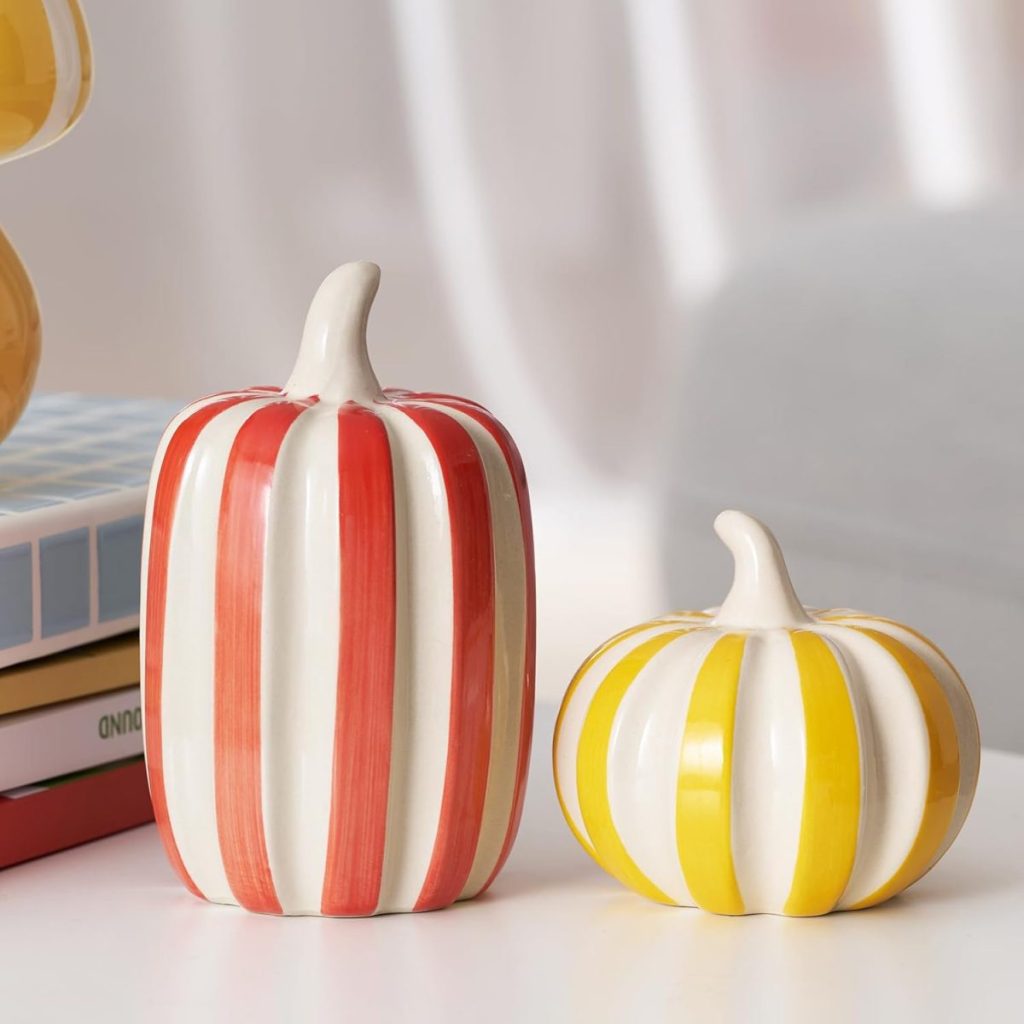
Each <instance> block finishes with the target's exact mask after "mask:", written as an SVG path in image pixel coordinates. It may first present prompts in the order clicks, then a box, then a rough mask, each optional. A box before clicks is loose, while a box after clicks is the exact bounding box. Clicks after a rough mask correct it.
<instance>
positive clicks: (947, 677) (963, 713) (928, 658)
mask: <svg viewBox="0 0 1024 1024" xmlns="http://www.w3.org/2000/svg"><path fill="white" fill-rule="evenodd" d="M847 623H849V624H850V625H857V626H862V627H864V628H866V629H875V630H878V632H879V633H885V634H886V635H887V636H891V637H892V638H893V639H895V640H898V641H899V642H900V643H901V644H903V646H904V647H907V648H909V649H910V650H911V651H912V652H913V653H914V654H916V655H917V656H918V657H919V658H920V659H921V660H922V661H923V662H924V663H925V664H926V665H927V666H928V668H929V669H930V670H931V672H932V675H934V676H935V678H936V679H937V680H938V682H939V685H940V686H941V687H942V689H943V692H944V693H945V694H946V700H948V701H949V706H950V709H951V710H952V712H953V722H954V725H955V727H956V739H957V745H958V747H959V752H960V784H959V788H958V790H957V799H956V808H955V810H954V811H953V817H952V820H951V821H950V823H949V828H948V829H947V831H946V835H945V837H944V838H943V840H942V842H941V843H940V844H939V848H938V850H937V851H936V852H935V856H934V857H933V858H932V860H931V862H930V864H929V867H930V866H931V864H934V863H935V862H936V861H938V859H939V858H940V857H941V856H942V855H943V854H944V853H945V852H946V850H948V849H949V847H950V845H951V844H952V842H953V840H954V839H956V837H957V834H958V833H959V831H960V829H961V828H962V827H963V824H964V821H965V820H966V819H967V812H968V811H970V809H971V803H972V801H973V800H974V791H975V789H976V788H977V786H978V772H979V769H980V767H981V739H980V737H979V735H978V718H977V715H976V714H975V712H974V705H973V704H972V703H971V697H970V694H968V692H967V688H966V687H965V686H964V684H963V680H962V679H961V678H960V677H959V676H958V675H957V674H956V672H955V671H954V670H953V669H952V668H951V667H950V666H949V664H948V663H947V662H946V660H945V659H944V658H943V657H942V656H941V655H939V654H937V653H936V651H935V650H934V649H933V648H932V647H931V646H930V645H929V644H927V643H925V642H924V641H923V640H920V639H919V638H918V637H916V636H915V635H914V634H913V633H911V632H909V631H908V630H906V629H904V628H903V627H902V626H900V625H899V623H897V622H890V621H880V620H878V619H865V618H858V617H857V615H856V614H855V613H851V616H850V618H849V619H848V620H844V622H843V624H844V625H846V624H847Z"/></svg>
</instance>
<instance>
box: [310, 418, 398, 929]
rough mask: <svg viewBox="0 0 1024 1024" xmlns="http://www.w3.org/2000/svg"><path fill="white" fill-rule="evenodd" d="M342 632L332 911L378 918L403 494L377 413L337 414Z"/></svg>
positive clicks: (329, 891) (328, 897)
mask: <svg viewBox="0 0 1024 1024" xmlns="http://www.w3.org/2000/svg"><path fill="white" fill-rule="evenodd" d="M338 480H339V520H340V526H339V528H340V541H341V549H340V550H341V633H340V638H341V639H340V649H339V653H338V703H337V710H336V712H335V720H334V769H333V771H334V774H333V779H332V781H331V824H330V830H329V833H328V841H327V870H326V875H325V877H324V888H323V897H322V900H321V906H320V909H321V911H322V912H323V913H325V914H335V915H358V914H372V913H373V912H374V911H375V910H376V909H377V903H378V901H379V899H380V886H381V877H382V873H383V866H384V840H385V836H386V833H387V813H388V784H389V780H390V773H391V724H392V714H393V706H394V677H395V494H394V479H393V476H392V468H391V447H390V445H389V443H388V435H387V431H386V429H385V427H384V423H383V422H382V421H381V420H380V419H379V418H378V417H377V415H376V414H375V413H373V412H372V411H370V410H369V409H365V408H363V407H362V406H358V405H353V404H349V405H346V406H343V407H342V408H341V410H340V411H339V413H338Z"/></svg>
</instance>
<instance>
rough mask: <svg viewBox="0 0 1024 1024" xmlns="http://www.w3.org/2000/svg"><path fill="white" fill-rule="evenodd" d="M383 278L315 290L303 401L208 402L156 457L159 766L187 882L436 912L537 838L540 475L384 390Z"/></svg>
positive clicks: (431, 400) (150, 544) (271, 392)
mask: <svg viewBox="0 0 1024 1024" xmlns="http://www.w3.org/2000/svg"><path fill="white" fill-rule="evenodd" d="M379 277H380V271H379V269H378V268H377V267H376V266H374V265H373V264H372V263H353V264H347V265H346V266H343V267H341V268H339V269H338V270H336V271H335V272H334V273H332V274H331V275H330V276H329V277H328V278H327V279H326V281H325V282H324V283H323V285H322V286H321V288H320V290H319V291H318V292H317V294H316V297H315V298H314V300H313V304H312V306H311V308H310V311H309V315H308V318H307V321H306V327H305V331H304V334H303V339H302V345H301V349H300V352H299V357H298V361H297V363H296V366H295V369H294V371H293V373H292V376H291V378H290V379H289V381H288V383H287V385H286V386H285V387H284V388H283V389H277V388H250V389H248V390H243V391H237V392H228V393H224V394H218V395H213V396H211V397H209V398H205V399H202V400H200V401H198V402H196V403H195V404H193V405H191V406H189V407H188V408H187V409H185V410H184V411H183V412H182V413H181V414H180V415H179V416H178V417H176V418H175V419H174V420H173V422H172V423H171V424H170V426H169V427H168V429H167V431H166V433H165V435H164V438H163V440H162V442H161V444H160V447H159V450H158V452H157V457H156V462H155V465H154V468H153V476H152V484H151V488H150V496H149V509H148V512H147V518H146V540H145V562H146V565H145V572H144V582H145V593H144V595H143V627H142V628H143V633H144V650H145V653H144V671H143V697H144V706H145V729H146V756H147V764H148V767H149V778H150V788H151V792H152V796H153V805H154V810H155V813H156V819H157V823H158V826H159V829H160V834H161V837H162V839H163V842H164V845H165V847H166V850H167V854H168V856H169V858H170V860H171V863H172V865H173V866H174V868H175V869H176V871H177V873H178V875H179V876H180V877H181V879H182V881H183V882H184V883H185V885H186V886H187V887H188V888H189V889H190V890H191V891H192V892H193V893H195V894H196V895H198V896H202V897H205V898H206V899H209V900H212V901H214V902H218V903H238V904H240V905H242V906H244V907H246V908H248V909H250V910H254V911H261V912H266V913H274V914H323V915H330V916H348V915H369V914H377V913H387V912H391V911H411V910H432V909H435V908H438V907H443V906H446V905H448V904H450V903H452V902H453V901H455V900H458V899H468V898H470V897H472V896H475V895H477V894H478V893H480V892H481V891H483V890H484V889H485V888H487V886H488V885H490V883H491V881H492V880H493V879H494V877H495V875H496V874H497V873H498V871H500V869H501V867H502V865H503V863H504V861H505V858H506V857H507V855H508V852H509V849H510V847H511V844H512V842H513V840H514V838H515V834H516V830H517V828H518V824H519V818H520V813H521V809H522V801H523V791H524V786H525V782H526V770H527V762H528V758H529V749H530V737H531V727H532V715H533V671H534V630H535V612H534V581H533V550H532V539H531V537H532V535H531V526H530V509H529V499H528V495H527V487H526V479H525V475H524V472H523V467H522V463H521V461H520V458H519V455H518V452H517V451H516V447H515V445H514V443H513V441H512V439H511V438H510V437H509V435H508V434H507V433H506V431H505V430H504V428H503V427H502V426H501V425H500V424H499V423H498V422H497V421H496V420H495V419H494V418H493V417H492V416H491V415H490V413H488V412H487V411H486V410H485V409H483V408H482V407H481V406H479V405H477V404H476V403H474V402H470V401H468V400H465V399H461V398H455V397H452V396H448V395H440V394H433V393H431V394H416V393H412V392H406V391H393V390H389V391H383V390H382V389H381V388H380V386H379V384H378V382H377V379H376V377H375V376H374V373H373V370H372V368H371V366H370V363H369V360H368V357H367V353H366V336H365V332H366V322H367V318H368V315H369V310H370V304H371V303H372V301H373V298H374V295H375V293H376V291H377V285H378V282H379Z"/></svg>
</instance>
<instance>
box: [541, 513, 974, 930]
mask: <svg viewBox="0 0 1024 1024" xmlns="http://www.w3.org/2000/svg"><path fill="white" fill-rule="evenodd" d="M715 529H716V531H717V533H718V535H719V536H720V537H721V538H722V540H723V541H724V542H725V544H726V545H727V546H728V547H729V549H730V550H731V552H732V554H733V556H734V558H735V562H736V574H735V580H734V582H733V586H732V589H731V591H730V592H729V595H728V597H727V598H726V600H725V603H724V604H723V605H722V607H721V608H720V609H717V610H713V611H710V612H678V613H674V614H671V615H666V616H665V617H663V618H660V619H655V620H654V621H652V622H648V623H645V624H644V625H641V626H637V627H634V628H633V629H628V630H626V631H625V632H623V633H620V634H619V635H618V636H616V637H613V638H612V639H611V640H609V641H608V642H607V643H606V644H604V645H603V646H602V647H600V648H598V649H597V650H596V651H595V652H594V653H593V654H592V655H591V656H590V657H589V658H588V659H587V660H586V661H585V662H584V664H583V665H582V667H581V668H580V670H579V671H578V672H577V674H576V676H575V678H574V679H573V680H572V683H571V684H570V686H569V690H568V692H567V693H566V696H565V700H564V702H563V704H562V710H561V713H560V714H559V718H558V724H557V725H556V728H555V740H554V767H555V784H556V787H557V790H558V795H559V800H560V802H561V805H562V811H563V813H564V814H565V818H566V821H567V822H568V823H569V827H570V828H571V829H572V831H573V834H574V835H575V836H576V838H577V839H578V840H579V842H580V843H581V844H582V845H583V847H584V848H585V849H586V850H587V852H588V853H590V854H591V856H593V857H594V859H595V860H596V861H597V862H598V863H599V864H600V865H601V866H602V867H603V868H604V869H605V870H606V871H608V872H609V873H610V874H612V875H614V876H615V877H616V878H617V879H618V880H619V881H620V882H622V883H623V884H624V885H626V886H628V887H630V888H632V889H635V890H636V891H637V892H640V893H642V894H643V895H645V896H648V897H650V898H651V899H653V900H657V901H658V902H661V903H666V904H676V905H679V906H699V907H702V908H704V909H705V910H710V911H713V912H715V913H719V914H750V913H772V914H787V915H794V916H809V915H816V914H825V913H828V912H829V911H831V910H843V909H858V908H862V907H870V906H873V905H874V904H877V903H881V902H882V901H883V900H886V899H889V898H890V897H892V896H895V895H896V894H897V893H899V892H901V891H902V890H903V889H905V888H906V887H907V886H909V885H911V884H913V883H914V882H915V881H916V880H917V879H919V878H920V877H921V876H922V875H923V874H925V872H927V871H928V870H929V869H930V868H931V867H932V866H933V865H934V864H935V863H936V862H937V861H938V860H939V858H940V857H941V856H942V855H943V853H945V851H946V850H947V849H948V848H949V845H950V844H951V843H952V841H953V839H954V838H955V837H956V835H957V833H958V832H959V831H960V828H961V826H962V825H963V823H964V819H965V818H966V816H967V812H968V810H969V809H970V805H971V800H972V798H973V796H974V790H975V786H976V783H977V779H978V763H979V749H980V747H979V738H978V726H977V719H976V718H975V714H974V709H973V706H972V704H971V700H970V697H969V696H968V694H967V690H966V689H965V687H964V685H963V683H962V681H961V680H960V677H959V675H958V674H957V672H956V670H955V669H954V668H953V666H952V665H951V664H950V662H949V661H948V660H947V659H946V658H945V656H944V655H943V654H942V653H941V652H940V651H939V649H938V648H937V647H935V646H934V644H932V643H931V642H930V641H929V640H926V639H925V638H924V637H923V636H921V635H920V634H919V633H916V632H915V631H914V630H911V629H909V628H908V627H906V626H902V625H900V624H899V623H896V622H893V621H892V620H890V619H885V618H881V617H878V616H873V615H866V614H864V613H861V612H855V611H850V610H846V609H840V610H830V611H820V610H811V609H807V608H804V607H803V606H802V605H801V604H800V602H799V601H798V600H797V597H796V594H795V593H794V591H793V586H792V584H791V582H790V579H789V574H788V572H787V570H786V567H785V563H784V562H783V559H782V554H781V551H780V550H779V546H778V544H777V543H776V541H775V538H774V537H773V536H772V534H771V533H770V532H769V531H768V529H767V528H766V527H765V526H764V525H763V524H762V523H760V522H758V521H757V520H756V519H753V518H751V517H750V516H747V515H744V514H742V513H740V512H733V511H730V512H723V513H722V514H721V515H720V516H719V517H718V519H717V520H716V522H715Z"/></svg>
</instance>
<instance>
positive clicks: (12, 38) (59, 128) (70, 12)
mask: <svg viewBox="0 0 1024 1024" xmlns="http://www.w3.org/2000/svg"><path fill="white" fill-rule="evenodd" d="M91 82H92V53H91V51H90V48H89V34H88V31H87V30H86V27H85V19H84V18H83V17H82V11H81V8H80V7H79V6H78V0H46V2H45V3H44V2H43V0H0V162H2V161H5V160H12V159H14V158H15V157H19V156H24V155H25V154H26V153H31V152H33V151H34V150H37V149H42V148H43V147H44V146H48V145H50V143H51V142H56V141H57V139H59V138H60V137H61V136H62V135H63V134H64V133H65V132H66V131H68V129H70V128H71V127H72V125H74V124H75V122H76V121H77V120H78V118H79V117H80V116H81V114H82V111H83V110H84V109H85V104H86V102H87V101H88V98H89V89H90V86H91Z"/></svg>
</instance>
